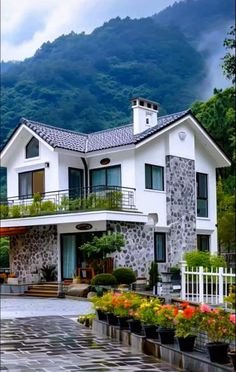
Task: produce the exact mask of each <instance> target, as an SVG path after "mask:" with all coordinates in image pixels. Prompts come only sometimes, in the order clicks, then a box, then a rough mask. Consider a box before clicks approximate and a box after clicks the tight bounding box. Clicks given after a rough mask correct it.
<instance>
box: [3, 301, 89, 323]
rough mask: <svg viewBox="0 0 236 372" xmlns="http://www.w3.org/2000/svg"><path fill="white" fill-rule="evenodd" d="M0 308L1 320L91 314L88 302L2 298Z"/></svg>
mask: <svg viewBox="0 0 236 372" xmlns="http://www.w3.org/2000/svg"><path fill="white" fill-rule="evenodd" d="M0 308H1V319H10V318H25V317H32V316H51V315H60V316H61V315H62V316H69V315H71V316H78V315H83V314H89V313H91V312H93V311H92V304H91V302H89V301H77V300H70V299H60V298H33V297H23V296H22V297H19V296H14V297H8V296H5V297H3V296H2V297H1V302H0Z"/></svg>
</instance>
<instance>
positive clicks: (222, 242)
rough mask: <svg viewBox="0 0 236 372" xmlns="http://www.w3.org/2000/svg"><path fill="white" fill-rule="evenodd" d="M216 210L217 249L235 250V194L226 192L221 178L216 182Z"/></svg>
mask: <svg viewBox="0 0 236 372" xmlns="http://www.w3.org/2000/svg"><path fill="white" fill-rule="evenodd" d="M217 212H218V219H217V221H218V241H219V251H220V252H221V251H222V248H223V249H226V250H227V251H228V252H234V251H235V195H229V194H226V193H225V192H224V190H223V184H222V179H221V177H219V180H218V182H217Z"/></svg>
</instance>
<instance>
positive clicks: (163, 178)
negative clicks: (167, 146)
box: [144, 163, 165, 191]
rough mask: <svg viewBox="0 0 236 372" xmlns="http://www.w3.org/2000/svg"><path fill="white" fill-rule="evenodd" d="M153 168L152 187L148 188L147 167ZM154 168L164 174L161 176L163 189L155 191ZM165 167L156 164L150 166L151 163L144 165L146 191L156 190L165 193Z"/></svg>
mask: <svg viewBox="0 0 236 372" xmlns="http://www.w3.org/2000/svg"><path fill="white" fill-rule="evenodd" d="M147 166H148V167H151V187H147V182H146V167H147ZM153 167H155V168H160V169H161V171H162V174H161V178H162V179H161V181H162V189H161V190H160V189H154V188H153V179H152V178H153V176H152V169H153ZM164 169H165V168H164V167H163V166H162V165H155V164H149V163H145V164H144V172H145V189H146V190H154V191H165V183H164V182H165V177H164Z"/></svg>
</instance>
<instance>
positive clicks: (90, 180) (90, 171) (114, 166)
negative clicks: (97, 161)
mask: <svg viewBox="0 0 236 372" xmlns="http://www.w3.org/2000/svg"><path fill="white" fill-rule="evenodd" d="M111 168H119V172H120V185H119V186H117V185H108V184H107V169H111ZM100 170H105V180H106V184H105V185H97V187H99V186H105V187H122V178H121V164H117V165H111V166H109V167H100V168H93V169H90V170H89V185H90V189H92V188H93V187H96V186H93V185H92V172H93V171H100Z"/></svg>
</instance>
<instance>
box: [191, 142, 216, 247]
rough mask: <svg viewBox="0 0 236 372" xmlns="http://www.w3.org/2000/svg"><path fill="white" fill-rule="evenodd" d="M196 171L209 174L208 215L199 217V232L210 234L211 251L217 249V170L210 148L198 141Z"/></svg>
mask: <svg viewBox="0 0 236 372" xmlns="http://www.w3.org/2000/svg"><path fill="white" fill-rule="evenodd" d="M196 172H200V173H206V174H208V217H207V218H204V217H197V234H206V235H210V249H211V252H216V251H217V229H216V224H217V204H216V173H215V172H216V170H215V165H214V159H213V158H212V157H211V156H210V154H209V152H208V150H207V149H206V148H205V147H203V146H202V145H201V144H200V143H196Z"/></svg>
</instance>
